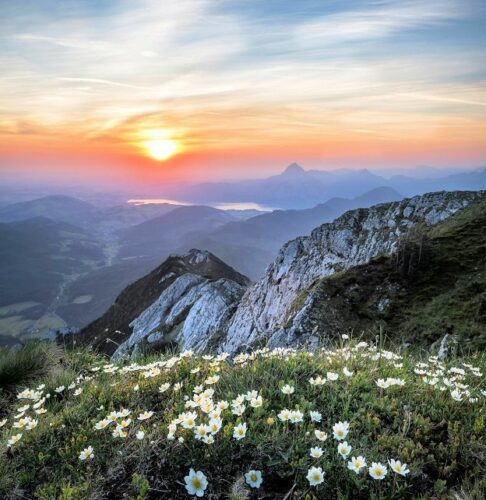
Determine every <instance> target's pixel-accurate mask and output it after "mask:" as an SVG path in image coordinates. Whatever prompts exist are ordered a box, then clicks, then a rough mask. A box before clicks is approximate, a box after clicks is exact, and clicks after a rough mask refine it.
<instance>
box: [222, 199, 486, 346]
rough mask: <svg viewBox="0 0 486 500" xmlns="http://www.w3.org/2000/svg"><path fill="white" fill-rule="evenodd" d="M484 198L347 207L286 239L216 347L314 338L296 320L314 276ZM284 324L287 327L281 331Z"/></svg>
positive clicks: (307, 304)
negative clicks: (298, 235)
mask: <svg viewBox="0 0 486 500" xmlns="http://www.w3.org/2000/svg"><path fill="white" fill-rule="evenodd" d="M485 196H486V193H485V192H484V191H478V192H438V193H428V194H425V195H423V196H416V197H413V198H409V199H405V200H402V201H400V202H395V203H386V204H381V205H376V206H374V207H371V208H369V209H358V210H352V211H350V212H347V213H345V214H344V215H342V216H341V217H339V218H338V219H336V220H335V221H334V222H332V223H328V224H323V225H322V226H320V227H318V228H316V229H315V230H314V231H312V233H311V234H310V235H309V236H306V237H301V238H297V239H295V240H293V241H290V242H289V243H287V244H286V245H285V246H284V247H283V248H282V249H281V251H280V252H279V255H278V257H277V258H276V260H275V261H274V262H273V264H271V265H270V266H269V268H268V270H267V272H266V274H265V276H264V277H263V278H262V279H261V280H260V281H259V282H257V283H256V284H255V285H253V286H252V287H251V288H249V289H248V291H247V292H246V293H245V295H244V296H243V298H242V300H241V303H240V305H239V306H238V308H237V310H236V313H235V315H234V317H233V319H232V320H231V323H230V325H229V328H228V333H227V336H226V338H225V340H224V341H223V342H222V344H221V346H220V350H222V351H227V352H230V353H235V352H237V351H239V350H241V349H245V348H247V347H254V346H255V345H258V344H259V343H260V342H265V343H267V342H268V341H269V340H270V342H271V343H272V344H273V345H281V344H290V345H293V344H294V345H295V344H296V343H297V340H296V339H297V337H299V338H305V339H306V342H315V339H312V331H306V332H305V333H306V335H302V333H303V332H302V330H303V329H304V330H305V329H306V325H305V323H304V322H303V321H299V318H304V317H306V314H305V311H306V309H310V308H311V307H312V300H313V298H312V296H309V295H305V293H304V292H305V291H306V290H307V289H309V288H310V287H311V286H312V285H313V283H314V282H315V281H316V280H318V279H320V278H323V277H326V276H331V275H333V274H335V273H338V272H341V271H344V270H346V269H349V268H351V267H354V266H357V265H360V264H364V263H366V262H368V261H370V260H371V259H372V258H374V257H377V256H379V255H381V254H389V253H391V252H393V251H394V249H395V247H396V245H397V241H398V240H399V238H400V237H401V236H403V235H404V234H407V233H408V232H409V231H410V230H411V228H413V227H414V226H416V225H418V224H424V225H426V226H430V225H433V224H436V223H438V222H440V221H443V220H445V219H447V218H448V217H450V216H451V215H452V214H454V213H456V212H457V211H459V210H461V209H463V208H465V207H466V206H468V205H469V204H470V203H471V202H474V201H476V200H479V199H484V198H485ZM289 323H290V324H292V327H293V328H294V330H293V331H292V330H289V329H285V325H288V324H289ZM299 329H300V330H299Z"/></svg>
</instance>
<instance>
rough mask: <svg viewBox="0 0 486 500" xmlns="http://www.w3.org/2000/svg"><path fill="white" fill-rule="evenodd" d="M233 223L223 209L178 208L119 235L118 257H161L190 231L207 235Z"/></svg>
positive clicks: (202, 207) (231, 218) (232, 218)
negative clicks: (228, 223) (119, 247)
mask: <svg viewBox="0 0 486 500" xmlns="http://www.w3.org/2000/svg"><path fill="white" fill-rule="evenodd" d="M233 220H235V217H233V216H232V215H230V214H228V213H226V212H225V211H224V210H218V209H216V208H211V207H205V206H187V207H179V208H176V209H174V210H172V211H171V212H170V213H168V214H165V215H162V216H160V217H155V218H153V219H150V220H148V221H146V222H143V223H142V224H138V225H136V226H132V227H130V228H128V229H126V230H124V231H121V232H120V240H121V243H120V244H121V249H120V257H122V258H127V257H140V256H145V257H146V256H151V255H158V256H160V255H164V254H167V253H170V252H172V251H173V250H175V249H176V248H177V247H178V246H179V245H180V244H181V239H182V238H188V235H190V234H191V233H194V232H210V231H212V230H214V229H216V228H217V227H220V226H222V225H223V224H226V223H227V222H230V221H233Z"/></svg>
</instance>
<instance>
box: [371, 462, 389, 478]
mask: <svg viewBox="0 0 486 500" xmlns="http://www.w3.org/2000/svg"><path fill="white" fill-rule="evenodd" d="M368 470H369V473H370V476H371V477H372V478H373V479H378V480H382V479H385V476H386V475H387V473H388V471H387V470H386V466H385V465H383V464H380V463H379V462H373V463H372V464H371V467H370V468H369V469H368Z"/></svg>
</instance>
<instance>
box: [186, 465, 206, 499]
mask: <svg viewBox="0 0 486 500" xmlns="http://www.w3.org/2000/svg"><path fill="white" fill-rule="evenodd" d="M184 481H185V483H186V490H187V492H188V493H189V495H195V496H197V497H202V496H204V491H205V490H206V488H207V487H208V480H207V479H206V476H205V475H204V474H203V473H202V472H201V471H200V470H199V471H197V472H195V471H194V469H191V470H190V471H189V475H187V476H186V477H185V478H184Z"/></svg>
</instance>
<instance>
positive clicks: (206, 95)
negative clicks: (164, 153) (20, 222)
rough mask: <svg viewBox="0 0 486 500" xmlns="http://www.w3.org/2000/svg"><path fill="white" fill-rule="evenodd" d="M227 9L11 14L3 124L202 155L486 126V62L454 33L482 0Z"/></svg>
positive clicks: (204, 5) (0, 98) (145, 2)
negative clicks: (288, 12)
mask: <svg viewBox="0 0 486 500" xmlns="http://www.w3.org/2000/svg"><path fill="white" fill-rule="evenodd" d="M227 3H228V2H226V1H224V0H177V1H176V0H164V1H163V2H161V1H160V0H138V1H137V2H133V1H128V0H123V1H117V2H112V3H111V4H110V8H109V9H102V8H101V7H99V6H98V5H97V2H73V3H69V2H68V3H67V6H66V7H65V8H64V9H54V8H52V9H50V8H42V9H41V8H40V6H37V7H36V4H35V3H34V4H32V8H31V10H30V11H26V10H16V9H13V10H10V11H8V12H7V14H8V15H6V16H4V18H5V21H6V22H5V23H3V26H2V37H1V39H0V66H1V67H2V73H3V75H2V78H0V109H2V115H1V118H2V122H8V121H11V122H12V123H17V122H23V123H29V124H37V125H38V127H35V126H34V125H32V127H31V128H30V129H29V130H36V129H37V128H38V129H39V130H42V131H43V133H45V132H46V131H48V130H52V133H53V134H59V133H62V130H63V128H65V129H66V130H67V129H69V130H70V131H73V133H74V131H75V132H76V133H77V134H78V135H79V136H81V137H85V138H96V139H102V138H104V139H106V140H108V141H113V142H115V143H116V142H118V141H124V140H127V141H130V140H132V138H133V137H134V136H136V135H137V133H138V132H139V131H140V130H143V129H147V128H150V127H153V128H157V127H167V128H169V129H171V130H173V131H174V134H177V135H178V136H181V140H185V141H186V142H187V143H189V144H197V145H198V147H201V146H202V147H203V146H204V144H205V143H210V144H211V145H216V146H217V145H221V147H223V146H225V145H230V146H231V147H233V146H234V145H237V144H238V143H240V144H254V143H263V142H265V141H266V140H268V141H269V142H271V141H273V142H274V143H278V141H280V142H282V141H284V140H287V139H289V138H290V139H292V140H295V141H299V140H300V141H301V142H302V143H308V142H309V141H314V142H315V143H317V144H318V143H319V140H320V139H322V137H328V136H329V135H332V134H338V133H341V134H342V135H343V136H345V134H346V133H348V132H349V131H350V130H351V131H353V130H354V131H356V130H358V131H361V133H362V134H363V135H366V134H369V135H373V134H375V135H383V136H387V134H388V133H390V134H392V135H393V136H394V137H399V136H400V134H401V133H402V134H408V135H407V136H409V135H410V134H412V133H413V127H414V124H415V128H417V123H419V124H420V127H422V130H433V129H434V128H436V127H437V126H438V124H440V120H441V119H444V116H445V117H446V118H447V119H449V118H453V117H454V116H453V115H454V114H457V113H458V112H460V113H462V114H463V116H466V117H472V116H474V117H475V119H479V118H478V113H477V110H476V109H475V106H484V104H483V103H484V102H486V99H485V96H484V90H481V89H479V90H477V91H476V92H474V93H471V92H470V90H469V88H470V85H472V84H473V83H475V82H478V77H477V76H475V75H476V74H477V72H478V71H477V70H478V68H479V67H481V66H482V65H483V64H484V63H482V61H483V60H484V55H485V54H484V53H483V51H482V49H481V48H480V47H479V46H475V45H462V46H461V45H459V44H456V45H452V44H451V43H450V39H449V38H444V35H443V34H441V33H440V28H442V27H443V26H445V25H447V26H448V27H452V28H454V27H455V26H456V25H455V23H457V22H458V21H462V20H463V19H465V18H468V19H470V17H471V5H472V4H471V3H470V2H468V1H459V0H436V1H429V0H402V1H394V2H392V1H372V2H345V1H340V2H337V3H335V4H334V3H333V4H332V5H334V6H335V10H334V11H330V10H326V7H325V5H327V4H326V3H325V2H323V3H322V4H319V3H317V4H316V3H314V2H313V5H314V6H315V5H319V7H317V8H316V9H315V10H314V11H310V12H309V13H308V15H306V16H305V17H292V16H286V17H282V18H279V19H278V21H276V20H272V17H271V16H270V17H268V16H267V17H265V18H264V19H262V18H259V17H258V16H257V15H254V14H253V15H249V14H248V13H247V12H246V11H245V8H244V2H243V3H242V7H241V8H240V9H231V10H227V9H225V8H224V7H225V6H226V5H227ZM304 3H305V2H304ZM53 5H55V4H53ZM72 5H77V6H78V8H76V9H73V8H71V7H72ZM321 5H322V6H321ZM79 6H83V8H81V7H79ZM336 6H337V7H336ZM302 9H303V10H305V8H304V6H303V7H302ZM19 12H20V14H19ZM455 29H457V30H458V31H457V33H458V35H460V34H461V32H460V29H459V28H458V27H456V28H455ZM419 31H420V33H421V34H422V35H425V34H426V35H427V36H426V38H425V39H423V40H420V39H419V38H418V37H416V36H415V35H416V33H417V32H419ZM447 36H449V35H447ZM441 37H442V38H441ZM385 39H386V42H384V40H385ZM431 41H433V42H434V48H433V49H429V42H431ZM444 82H448V86H447V88H444V86H443V84H444ZM431 104H435V105H434V106H432V105H431ZM451 106H453V107H454V109H453V110H452V108H451ZM412 111H413V113H412ZM439 111H440V113H439ZM439 114H442V116H439ZM446 115H447V116H446ZM380 128H383V129H385V128H386V129H387V134H384V133H383V134H380ZM11 130H18V131H19V134H21V133H22V131H23V130H26V129H25V128H22V127H14V126H12V127H11ZM364 131H369V132H364ZM375 131H376V133H375Z"/></svg>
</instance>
